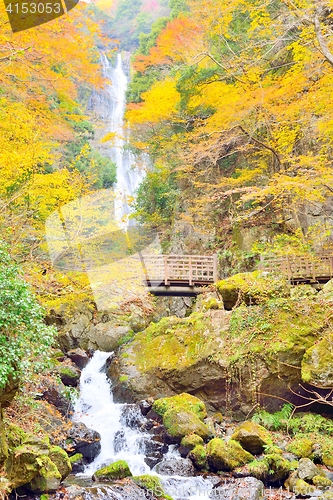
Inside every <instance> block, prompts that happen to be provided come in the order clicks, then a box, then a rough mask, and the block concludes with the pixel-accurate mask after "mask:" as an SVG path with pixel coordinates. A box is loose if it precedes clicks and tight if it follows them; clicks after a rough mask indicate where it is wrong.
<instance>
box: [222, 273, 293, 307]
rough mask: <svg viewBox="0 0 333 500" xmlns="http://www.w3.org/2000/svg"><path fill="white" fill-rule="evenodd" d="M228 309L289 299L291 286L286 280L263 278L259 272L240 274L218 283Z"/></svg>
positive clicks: (270, 277)
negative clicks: (271, 300) (242, 303)
mask: <svg viewBox="0 0 333 500" xmlns="http://www.w3.org/2000/svg"><path fill="white" fill-rule="evenodd" d="M217 289H218V291H219V293H220V294H221V295H222V298H223V303H224V305H225V307H226V309H232V308H233V307H234V306H235V305H236V304H238V305H239V304H240V303H241V302H242V301H244V302H245V303H246V304H248V305H253V304H258V303H262V302H266V301H267V300H269V299H272V298H277V297H289V296H290V286H288V284H287V282H286V280H284V279H282V278H280V279H278V278H275V277H272V276H262V275H261V274H260V272H259V271H254V272H252V273H240V274H235V275H234V276H231V277H230V278H227V279H225V280H222V281H219V282H218V283H217Z"/></svg>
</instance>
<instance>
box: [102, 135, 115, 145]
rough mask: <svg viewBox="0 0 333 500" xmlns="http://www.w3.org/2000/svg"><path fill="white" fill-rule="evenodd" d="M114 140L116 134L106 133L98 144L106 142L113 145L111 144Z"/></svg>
mask: <svg viewBox="0 0 333 500" xmlns="http://www.w3.org/2000/svg"><path fill="white" fill-rule="evenodd" d="M116 138H117V134H116V132H108V133H107V134H105V135H104V136H103V137H102V139H101V140H100V142H101V143H102V144H104V143H106V142H111V144H113V142H114V141H115V139H116Z"/></svg>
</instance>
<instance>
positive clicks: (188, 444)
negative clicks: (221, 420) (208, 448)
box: [180, 434, 204, 450]
mask: <svg viewBox="0 0 333 500" xmlns="http://www.w3.org/2000/svg"><path fill="white" fill-rule="evenodd" d="M180 444H181V446H184V448H188V449H189V450H193V448H195V447H196V446H197V445H199V444H201V445H203V444H204V442H203V439H202V438H201V437H200V436H198V435H197V434H188V435H186V436H185V437H183V439H182V440H181V442H180Z"/></svg>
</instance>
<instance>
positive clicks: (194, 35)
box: [133, 15, 202, 72]
mask: <svg viewBox="0 0 333 500" xmlns="http://www.w3.org/2000/svg"><path fill="white" fill-rule="evenodd" d="M201 31H202V30H201V27H200V25H199V24H198V23H197V22H196V21H195V20H193V19H191V18H189V17H185V16H184V15H181V16H180V17H177V18H175V19H173V20H172V21H170V22H169V23H168V24H167V26H166V28H165V29H164V30H163V31H162V33H161V34H160V35H159V37H158V38H157V40H156V45H155V46H154V47H152V48H151V49H150V52H149V54H148V55H147V56H145V55H142V54H139V55H138V56H137V57H136V59H135V61H134V64H133V67H134V69H135V70H136V71H140V72H143V71H145V70H146V69H147V68H149V67H150V66H160V65H169V64H180V63H184V62H185V61H187V60H188V59H189V58H190V57H191V56H192V55H194V54H195V53H196V52H197V50H198V48H199V40H200V34H201Z"/></svg>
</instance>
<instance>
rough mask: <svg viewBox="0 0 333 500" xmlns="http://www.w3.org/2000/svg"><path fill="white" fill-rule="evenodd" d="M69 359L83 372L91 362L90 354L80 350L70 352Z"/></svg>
mask: <svg viewBox="0 0 333 500" xmlns="http://www.w3.org/2000/svg"><path fill="white" fill-rule="evenodd" d="M67 357H68V358H69V359H71V360H72V361H73V362H74V363H75V364H76V366H77V367H78V368H80V370H83V368H84V367H85V366H87V364H88V363H89V360H90V358H89V356H88V354H87V353H86V352H85V351H84V350H83V349H80V348H77V349H72V350H71V351H68V353H67Z"/></svg>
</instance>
